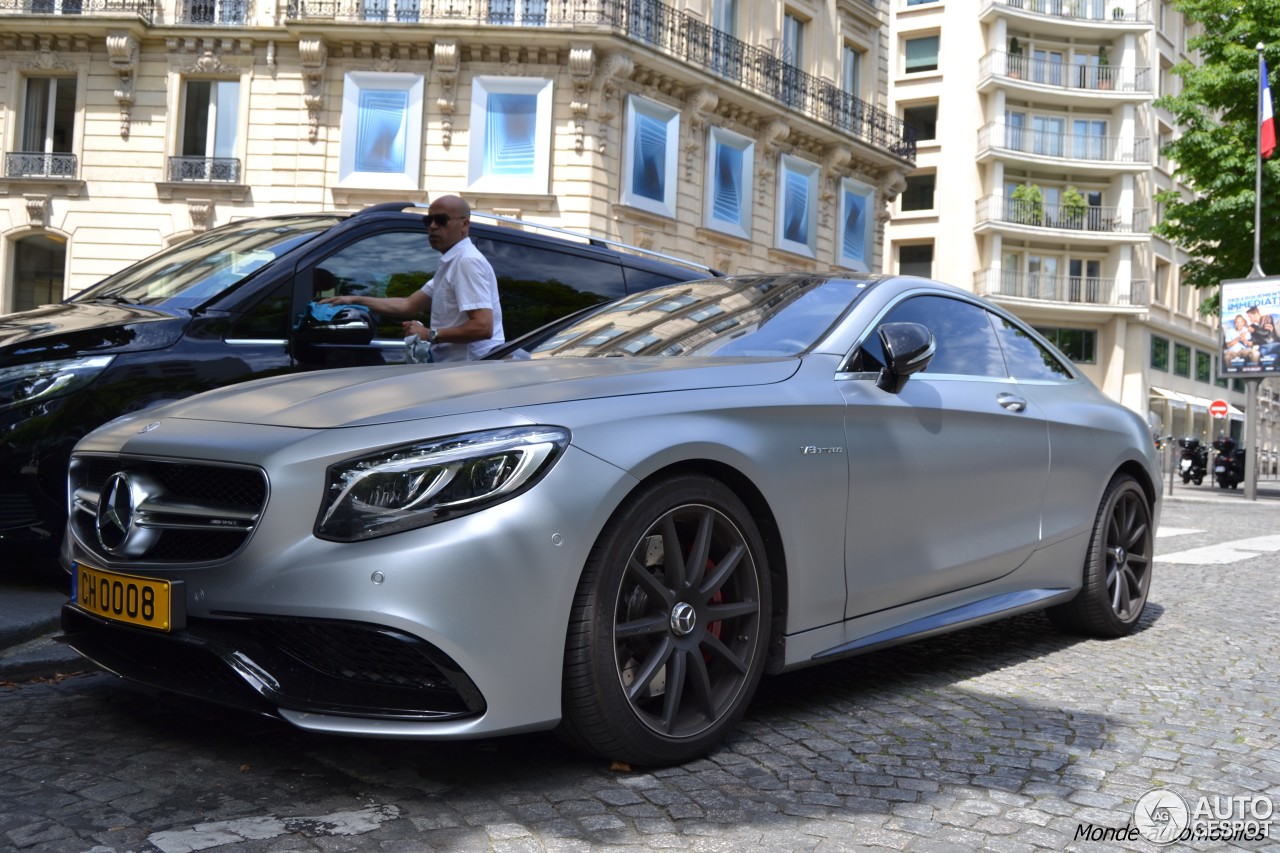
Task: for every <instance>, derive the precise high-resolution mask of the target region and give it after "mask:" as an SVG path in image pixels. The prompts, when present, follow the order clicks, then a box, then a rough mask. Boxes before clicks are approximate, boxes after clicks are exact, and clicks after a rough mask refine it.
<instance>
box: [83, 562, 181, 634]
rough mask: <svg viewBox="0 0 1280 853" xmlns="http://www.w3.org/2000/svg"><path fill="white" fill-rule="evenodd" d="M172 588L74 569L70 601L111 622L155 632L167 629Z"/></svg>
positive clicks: (85, 568)
mask: <svg viewBox="0 0 1280 853" xmlns="http://www.w3.org/2000/svg"><path fill="white" fill-rule="evenodd" d="M172 597H173V596H172V587H171V586H170V584H169V581H164V580H156V579H155V578H141V577H138V576H136V575H123V574H119V573H118V572H104V571H102V570H100V569H94V568H90V567H89V566H85V565H77V566H76V574H75V580H74V582H73V585H72V592H71V600H72V601H74V602H75V603H76V604H78V605H80V607H82V608H83V609H85V610H87V611H89V612H90V613H93V614H95V615H97V616H101V617H103V618H104V619H111V620H113V621H115V622H127V623H129V624H130V625H141V626H142V627H144V628H155V629H156V630H157V631H168V630H170V628H171V627H172V626H171V618H170V607H171V601H172Z"/></svg>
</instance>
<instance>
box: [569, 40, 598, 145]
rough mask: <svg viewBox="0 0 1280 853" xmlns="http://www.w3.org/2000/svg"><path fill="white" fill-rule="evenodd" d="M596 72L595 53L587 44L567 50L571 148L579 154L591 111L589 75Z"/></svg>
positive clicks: (583, 143) (584, 139)
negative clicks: (570, 88) (571, 125)
mask: <svg viewBox="0 0 1280 853" xmlns="http://www.w3.org/2000/svg"><path fill="white" fill-rule="evenodd" d="M595 70H596V52H595V49H594V48H593V47H592V46H591V45H589V44H579V45H574V46H573V47H571V48H569V78H570V80H571V81H572V83H573V100H571V101H570V102H569V109H570V111H572V113H573V148H574V150H575V151H577V152H578V153H579V154H581V153H582V151H583V149H584V148H585V147H586V135H587V115H588V114H589V113H590V111H591V75H592V74H594V73H595Z"/></svg>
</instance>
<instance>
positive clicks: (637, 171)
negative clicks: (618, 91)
mask: <svg viewBox="0 0 1280 853" xmlns="http://www.w3.org/2000/svg"><path fill="white" fill-rule="evenodd" d="M626 120H627V138H626V144H624V145H623V147H622V203H623V204H629V205H632V206H634V207H638V208H641V209H643V210H648V211H650V212H651V213H657V214H660V215H662V216H671V217H674V216H675V215H676V150H677V145H678V143H679V141H680V113H679V112H677V111H676V110H673V109H671V108H670V107H668V106H665V105H663V104H660V103H657V102H656V101H651V100H649V99H647V98H641V97H639V96H638V95H632V96H631V97H629V98H628V99H627V116H626Z"/></svg>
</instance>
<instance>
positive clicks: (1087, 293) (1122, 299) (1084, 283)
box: [973, 269, 1151, 307]
mask: <svg viewBox="0 0 1280 853" xmlns="http://www.w3.org/2000/svg"><path fill="white" fill-rule="evenodd" d="M973 289H974V292H975V293H977V294H978V295H979V296H988V297H1000V296H1011V297H1016V298H1019V299H1039V300H1043V301H1046V302H1066V303H1071V302H1076V303H1081V304H1086V305H1105V306H1108V307H1119V306H1139V307H1141V306H1145V305H1149V304H1150V301H1151V292H1150V291H1151V288H1150V283H1149V282H1147V281H1146V280H1145V279H1128V278H1125V279H1121V278H1098V277H1094V276H1079V275H1049V274H1047V273H1024V272H1019V271H1017V270H997V269H984V270H978V271H977V272H976V273H974V276H973Z"/></svg>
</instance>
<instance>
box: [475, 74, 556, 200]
mask: <svg viewBox="0 0 1280 853" xmlns="http://www.w3.org/2000/svg"><path fill="white" fill-rule="evenodd" d="M551 86H552V84H551V81H550V80H543V79H538V78H526V77H476V78H475V79H474V80H473V81H472V84H471V145H470V147H469V151H470V154H469V156H470V162H469V168H468V175H467V177H468V181H469V188H470V189H471V190H473V191H476V192H506V193H527V194H541V193H546V192H547V187H548V185H549V183H550V177H551V109H552V88H551Z"/></svg>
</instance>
